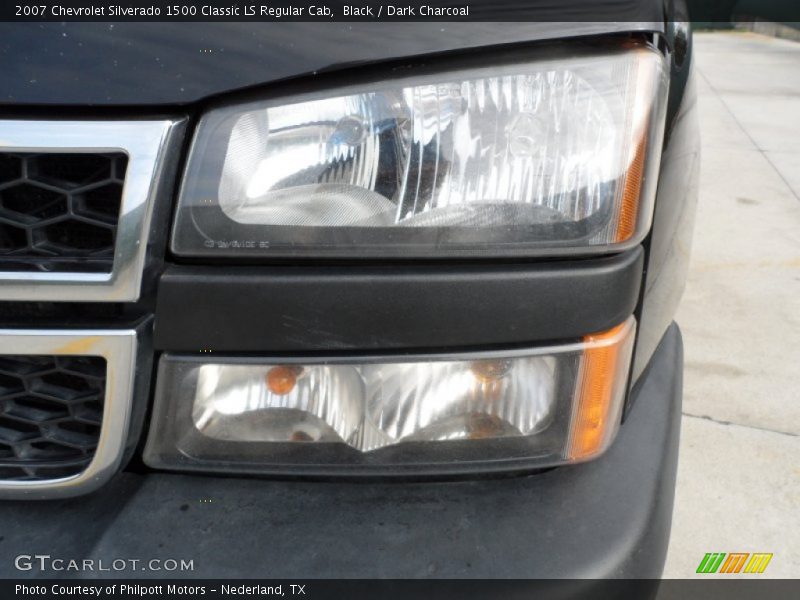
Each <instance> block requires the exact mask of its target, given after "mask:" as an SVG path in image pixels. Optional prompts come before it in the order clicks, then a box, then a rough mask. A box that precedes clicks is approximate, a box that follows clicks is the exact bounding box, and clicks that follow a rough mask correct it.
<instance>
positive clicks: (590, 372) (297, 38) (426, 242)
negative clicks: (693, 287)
mask: <svg viewBox="0 0 800 600" xmlns="http://www.w3.org/2000/svg"><path fill="white" fill-rule="evenodd" d="M575 3H576V2H573V4H575ZM539 4H542V5H545V4H547V3H546V2H531V3H530V5H531V6H536V5H539ZM647 4H648V5H650V6H651V8H654V9H655V10H653V11H651V12H653V13H654V14H656V15H659V14H660V15H661V17H660V18H657V19H655V20H653V21H641V22H639V21H636V22H628V21H615V22H599V21H593V22H542V21H539V22H522V21H519V22H503V23H491V22H458V23H438V22H437V23H365V22H352V23H347V22H335V21H331V22H327V23H320V22H296V21H286V22H274V23H241V22H238V23H234V22H231V23H223V22H215V23H208V22H203V23H201V22H197V23H133V22H127V23H116V24H114V23H101V22H96V23H79V22H67V23H55V22H39V23H14V24H9V23H5V24H2V25H0V497H2V498H3V499H4V500H3V501H2V502H0V524H1V525H0V535H2V538H0V539H2V541H0V547H2V548H3V559H2V562H0V574H2V575H3V576H4V577H15V578H23V577H117V576H118V577H134V576H135V577H163V576H173V577H181V578H183V577H203V578H225V577H230V578H238V577H277V578H288V577H321V578H339V577H351V578H373V577H388V578H427V577H436V578H498V577H502V578H562V579H572V578H590V579H591V578H598V579H599V578H607V577H621V578H657V577H659V576H660V574H661V572H662V569H663V565H664V559H665V554H666V548H667V544H668V540H669V531H670V521H671V513H672V502H673V495H674V487H675V471H676V462H677V450H678V438H679V424H680V421H679V416H680V406H681V377H682V369H683V367H682V342H681V337H680V332H679V329H678V327H677V325H675V324H674V323H673V316H674V313H675V309H676V306H677V303H678V301H679V298H680V296H681V293H682V290H683V285H684V279H685V273H686V267H687V261H688V253H689V247H690V241H691V234H692V221H693V214H694V206H695V202H696V198H697V175H698V158H699V157H698V153H699V140H698V127H697V121H696V119H697V116H696V110H695V93H694V89H693V88H694V84H693V77H692V44H691V32H690V29H689V27H688V26H687V24H686V23H685V22H683V20H682V18H683V17H682V13H681V11H680V10H679V8H680V6H681V3H680V2H671V1H670V2H661V0H648V3H647ZM43 556H45V557H47V558H42V557H43ZM37 557H38V558H37ZM85 560H88V563H87V562H85ZM132 560H140V561H141V562H139V563H131V561H132ZM80 561H84V562H80ZM104 561H105V562H104ZM120 561H122V562H120ZM154 561H155V562H154ZM103 562H104V564H105V565H106V567H107V568H105V569H100V568H99V566H100V564H101V563H103ZM74 563H77V566H74ZM132 565H133V566H132ZM135 565H139V566H135ZM73 566H74V568H73ZM173 566H174V568H173ZM118 567H119V568H118ZM140 567H141V568H140ZM587 591H588V592H590V591H591V590H590V588H587Z"/></svg>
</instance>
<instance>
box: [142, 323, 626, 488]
mask: <svg viewBox="0 0 800 600" xmlns="http://www.w3.org/2000/svg"><path fill="white" fill-rule="evenodd" d="M633 330H634V322H633V319H630V320H628V321H627V322H626V323H624V324H622V325H620V326H619V327H616V328H614V329H612V330H610V331H608V332H604V333H602V334H600V335H596V336H587V337H586V338H584V340H583V342H582V343H576V344H571V345H566V346H558V347H550V348H540V349H536V350H528V351H517V352H512V353H495V354H492V355H489V356H463V357H456V358H455V359H452V360H451V359H447V360H428V359H419V360H406V361H398V362H387V361H377V360H375V361H366V362H360V363H359V362H350V361H347V362H340V363H336V364H332V363H313V362H305V363H299V362H278V361H268V360H264V359H244V358H242V359H228V360H224V361H216V362H207V361H208V357H193V358H192V357H179V356H172V355H166V356H165V357H163V358H162V360H161V366H160V371H159V378H158V389H157V394H156V409H155V410H156V414H155V415H154V417H153V420H152V422H153V430H152V431H151V433H150V437H149V440H148V444H147V448H146V451H145V459H146V461H147V462H148V463H149V464H150V465H152V466H156V467H166V468H194V469H207V470H240V471H252V472H279V471H281V470H282V468H283V469H287V470H288V471H290V472H293V473H302V472H305V471H308V470H309V469H310V470H318V471H319V472H321V473H322V472H324V473H331V472H336V471H342V470H344V471H348V472H353V471H355V472H359V471H367V472H369V471H374V470H377V471H378V472H381V473H386V472H387V470H388V471H391V470H392V468H393V467H394V468H402V469H406V470H407V469H415V470H419V471H431V470H433V471H453V470H459V469H464V468H469V467H470V465H472V466H473V467H475V465H477V466H478V468H481V467H482V466H483V467H485V468H493V467H495V466H498V465H499V467H500V468H505V467H508V466H509V465H510V466H511V467H513V466H514V465H520V464H524V465H525V466H530V465H534V466H547V465H553V464H558V463H562V462H570V461H577V460H585V459H588V458H591V457H593V456H596V455H598V454H599V453H601V452H602V451H603V450H605V448H606V447H607V446H608V444H609V443H610V442H611V440H612V438H613V436H614V434H615V432H616V430H617V427H618V425H619V418H620V409H621V406H622V402H623V397H624V391H625V387H626V380H627V374H628V367H629V364H630V354H631V347H632V342H633Z"/></svg>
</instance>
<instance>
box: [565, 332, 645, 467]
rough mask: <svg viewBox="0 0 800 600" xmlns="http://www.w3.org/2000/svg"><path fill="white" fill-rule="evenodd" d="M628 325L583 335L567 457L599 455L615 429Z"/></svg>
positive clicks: (576, 457)
mask: <svg viewBox="0 0 800 600" xmlns="http://www.w3.org/2000/svg"><path fill="white" fill-rule="evenodd" d="M631 327H632V324H631V322H630V321H627V322H625V323H623V324H621V325H618V326H617V327H614V328H613V329H609V330H607V331H604V332H602V333H598V334H593V335H587V336H585V337H584V338H583V341H584V344H585V347H586V349H585V350H584V354H583V363H582V367H581V375H580V381H579V383H578V386H579V387H578V396H577V398H576V403H575V416H574V418H573V425H572V436H571V442H570V445H569V451H568V458H569V459H570V460H581V459H584V458H589V457H591V456H594V455H596V454H599V453H600V452H602V451H603V450H604V448H605V446H606V445H607V443H608V442H610V437H611V435H612V434H613V432H614V431H615V430H616V427H617V424H618V423H617V421H618V419H619V416H620V415H619V409H620V408H621V407H620V404H621V403H620V402H619V401H618V400H617V401H616V402H615V399H617V398H618V397H619V391H620V390H619V386H621V385H624V384H625V382H626V381H627V377H626V375H627V373H621V372H620V366H625V367H627V365H628V360H627V355H628V354H629V352H630V350H629V348H627V349H625V346H627V345H628V344H626V343H625V342H626V340H629V339H630V337H631V336H629V335H627V332H628V330H629V329H630V328H631ZM623 352H625V355H624V356H623ZM621 359H622V360H621Z"/></svg>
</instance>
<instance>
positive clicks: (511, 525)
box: [0, 325, 682, 598]
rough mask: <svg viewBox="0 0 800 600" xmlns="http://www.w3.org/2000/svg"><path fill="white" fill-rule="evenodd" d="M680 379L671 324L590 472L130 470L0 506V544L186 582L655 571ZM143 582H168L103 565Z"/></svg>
mask: <svg viewBox="0 0 800 600" xmlns="http://www.w3.org/2000/svg"><path fill="white" fill-rule="evenodd" d="M681 376H682V343H681V338H680V333H679V331H678V328H677V326H675V325H672V326H671V327H670V328H669V330H668V331H667V333H666V335H665V336H664V339H663V340H662V341H661V344H660V345H659V347H658V349H657V350H656V352H655V354H654V357H653V362H652V365H651V368H649V369H648V370H647V371H646V372H645V373H644V374H643V376H642V379H641V383H640V385H638V386H637V387H636V389H635V391H634V393H636V394H638V395H639V398H638V400H637V402H636V404H635V406H634V407H633V410H632V411H631V414H630V417H629V418H628V420H627V421H626V422H625V424H624V425H623V426H622V429H621V430H620V432H619V435H618V436H617V439H616V441H615V442H614V444H613V445H612V446H611V448H610V449H609V450H608V452H606V454H604V455H603V456H602V457H600V458H599V459H597V460H595V461H591V462H587V463H584V464H580V465H575V466H571V467H562V468H558V469H553V470H551V471H548V472H545V473H540V474H536V475H531V476H518V477H511V478H505V479H482V480H472V481H461V482H449V483H443V482H440V483H369V484H367V483H352V482H337V483H332V482H331V483H321V482H307V481H306V482H298V481H295V482H292V481H270V480H264V479H243V478H242V479H240V478H232V477H231V478H221V477H200V476H190V475H174V474H165V473H150V474H147V475H136V474H132V473H124V474H121V475H119V476H117V478H116V479H114V480H113V481H112V482H111V483H110V484H109V485H107V486H105V487H104V488H102V489H101V490H99V491H98V492H96V493H95V494H93V495H91V496H87V497H84V498H77V499H74V500H66V501H60V502H40V503H31V502H7V503H3V504H0V522H2V523H3V524H4V528H3V535H4V537H5V540H4V542H3V543H4V545H5V547H7V548H12V549H13V548H24V549H25V553H29V554H48V555H51V556H59V557H86V558H98V557H103V558H104V559H105V558H107V557H150V556H168V557H174V558H178V559H180V558H184V559H187V560H188V559H192V560H193V561H194V565H195V569H194V571H192V572H191V573H181V574H180V577H184V576H186V577H199V578H207V577H234V578H235V577H264V576H269V577H271V578H286V577H300V578H303V577H305V578H308V577H314V578H344V577H347V578H349V577H366V578H373V577H390V578H391V577H396V578H405V577H416V578H426V577H442V578H463V577H477V578H482V577H485V578H508V577H517V578H563V579H575V578H607V577H619V578H656V577H659V576H660V574H661V572H662V569H663V566H664V559H665V556H666V550H667V543H668V541H669V529H670V523H671V517H672V503H673V496H674V490H675V472H676V466H677V457H678V440H679V429H680V413H681ZM154 552H155V554H153V553H154ZM13 565H14V561H12V560H8V561H2V562H0V577H10V576H13V577H41V576H43V575H44V576H48V575H49V576H51V577H53V576H54V577H59V576H63V573H49V574H48V573H41V572H39V570H38V569H34V570H31V571H25V572H19V571H16V569H14V566H13ZM80 575H81V574H74V575H73V576H80ZM131 575H133V576H135V577H142V576H145V577H148V576H150V577H157V576H159V575H158V573H151V574H149V575H148V574H147V573H139V572H137V573H131V572H125V571H120V572H114V571H112V572H109V573H103V574H102V576H103V577H130V576H131ZM84 576H88V577H93V576H94V577H96V576H98V574H92V573H87V574H85V575H84ZM600 585H601V582H599V581H594V582H592V581H587V582H586V588H585V594H583V593H581V594H576V595H570V596H569V597H570V598H577V597H581V598H583V597H586V598H603V597H606V596H604V595H602V594H599V593H598V592H599V591H600V588H599V587H598V586H600ZM499 597H502V596H499Z"/></svg>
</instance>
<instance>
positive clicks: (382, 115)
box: [173, 46, 667, 257]
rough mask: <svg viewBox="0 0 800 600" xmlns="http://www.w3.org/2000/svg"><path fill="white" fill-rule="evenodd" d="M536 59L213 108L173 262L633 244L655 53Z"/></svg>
mask: <svg viewBox="0 0 800 600" xmlns="http://www.w3.org/2000/svg"><path fill="white" fill-rule="evenodd" d="M548 56H549V57H548V58H540V59H535V60H532V61H531V62H526V63H522V64H519V63H517V64H506V65H503V66H498V67H493V68H491V69H485V68H484V69H474V70H466V71H458V72H451V73H444V74H440V75H438V76H426V77H424V78H414V79H406V80H398V81H389V82H384V83H379V84H373V85H370V86H361V87H359V88H357V89H342V90H339V91H329V92H325V93H318V94H311V95H305V96H300V97H295V98H288V99H284V100H282V101H280V102H278V101H265V102H256V103H251V104H246V105H238V106H228V107H224V108H218V109H215V110H212V111H210V112H209V113H208V114H207V115H206V116H204V117H203V119H202V121H201V122H200V125H199V128H198V131H197V135H196V138H195V141H194V144H193V148H192V151H191V154H190V157H189V162H188V166H187V172H186V177H185V183H184V188H183V190H182V192H181V197H180V206H179V210H178V215H177V219H176V223H175V231H174V235H173V250H174V251H175V252H176V253H177V254H182V255H187V256H204V255H230V256H252V255H266V256H285V255H297V254H307V255H320V256H326V255H328V256H329V255H335V256H356V257H358V256H364V255H379V256H387V255H392V256H401V257H404V256H437V255H481V254H490V255H497V254H533V255H535V254H554V253H567V252H591V251H603V250H608V248H609V247H614V248H619V247H624V246H626V245H630V244H633V243H636V242H638V241H639V240H640V238H641V236H643V235H644V233H645V232H646V230H647V228H648V227H649V222H650V216H651V208H652V197H653V191H654V187H653V181H652V179H653V178H652V177H651V175H652V170H651V169H652V165H654V164H657V162H658V157H659V156H660V146H661V137H660V135H661V133H660V132H661V131H662V128H663V108H664V102H663V99H664V97H665V95H666V94H665V91H666V85H667V77H666V71H665V67H664V59H663V56H662V55H661V54H660V53H658V52H657V51H655V50H653V49H652V48H650V47H647V46H634V47H628V48H624V49H621V48H620V49H613V50H608V49H606V50H594V51H592V52H589V53H585V54H580V55H570V57H565V58H554V57H552V55H548Z"/></svg>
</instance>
